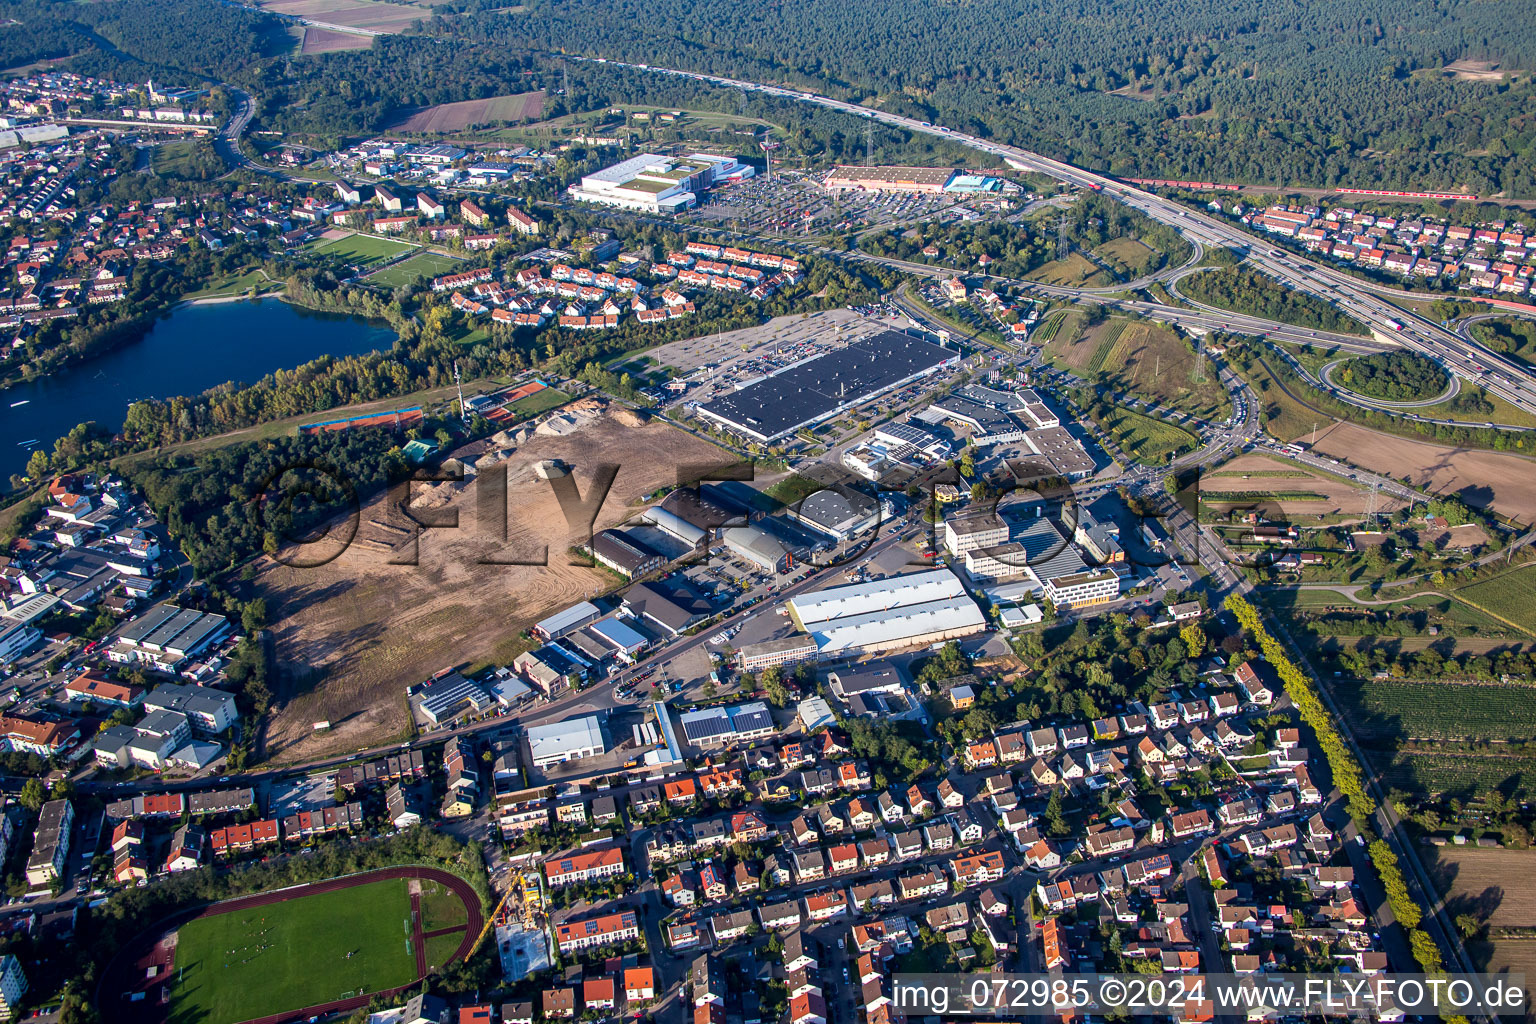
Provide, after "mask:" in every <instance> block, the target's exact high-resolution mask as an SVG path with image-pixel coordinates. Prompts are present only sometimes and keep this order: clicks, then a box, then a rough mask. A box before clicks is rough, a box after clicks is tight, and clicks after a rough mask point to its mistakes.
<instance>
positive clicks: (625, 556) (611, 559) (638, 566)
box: [587, 530, 667, 580]
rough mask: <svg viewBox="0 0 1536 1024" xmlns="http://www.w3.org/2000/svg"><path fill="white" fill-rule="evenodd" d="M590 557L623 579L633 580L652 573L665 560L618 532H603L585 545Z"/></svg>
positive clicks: (643, 545)
mask: <svg viewBox="0 0 1536 1024" xmlns="http://www.w3.org/2000/svg"><path fill="white" fill-rule="evenodd" d="M587 550H588V551H591V552H592V557H593V558H594V559H596V560H597V561H598V562H599V563H600V564H602V565H606V566H607V567H608V568H610V569H612V570H613V571H614V572H616V573H618V574H619V575H621V576H623V577H624V578H625V579H631V580H632V579H635V578H636V577H638V576H644V575H645V574H646V573H648V572H654V571H655V570H657V569H660V568H661V567H662V566H663V565H665V564H666V562H667V560H666V559H665V558H663V557H662V556H661V555H659V554H657V553H656V552H654V551H652V550H651V549H650V548H648V547H646V546H645V544H644V543H642V542H641V541H639V540H637V539H636V538H634V537H631V536H629V535H628V534H626V533H623V532H622V531H619V530H604V531H602V532H601V533H599V534H597V535H596V536H594V537H593V538H592V542H591V543H590V544H588V545H587Z"/></svg>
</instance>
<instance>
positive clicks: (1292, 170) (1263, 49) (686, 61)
mask: <svg viewBox="0 0 1536 1024" xmlns="http://www.w3.org/2000/svg"><path fill="white" fill-rule="evenodd" d="M462 6H470V5H462ZM473 6H474V7H475V8H476V10H475V12H474V14H473V16H455V15H445V16H442V17H440V18H439V19H438V20H437V21H436V22H435V23H434V24H433V26H431V29H430V30H431V31H434V32H437V33H439V34H442V35H446V36H450V37H453V38H458V39H463V40H469V41H490V42H496V43H499V44H500V45H502V46H504V47H508V48H517V47H526V46H532V47H536V48H540V49H545V50H550V51H556V50H558V51H560V52H565V53H581V54H590V55H594V56H595V55H602V56H605V57H609V58H617V59H621V60H630V61H636V62H649V63H653V64H658V65H662V66H668V67H679V68H686V69H690V70H699V71H708V72H714V73H717V74H729V75H733V76H735V77H743V78H749V79H755V80H771V81H781V82H785V83H788V84H791V85H795V86H800V87H807V88H815V89H819V90H821V91H824V92H829V93H832V94H835V95H838V96H840V97H844V98H849V99H852V100H855V101H858V102H864V103H867V104H873V105H877V106H879V107H881V108H883V109H887V110H892V111H897V112H901V113H907V114H912V115H914V116H918V117H921V118H923V119H925V120H932V121H936V122H939V123H943V124H946V125H949V126H951V127H954V128H958V129H963V130H967V131H971V132H974V133H976V134H979V135H984V136H988V137H993V138H997V139H999V140H1001V141H1006V142H1012V143H1017V144H1021V145H1029V146H1033V147H1036V148H1038V149H1040V150H1043V151H1045V152H1047V153H1050V154H1051V155H1054V156H1058V157H1063V158H1066V159H1069V160H1072V161H1073V162H1075V163H1079V164H1082V165H1085V166H1090V167H1094V168H1098V169H1102V170H1106V171H1109V172H1111V173H1116V174H1126V175H1138V174H1141V175H1157V176H1169V177H1189V178H1207V179H1218V180H1235V181H1245V182H1275V183H1301V182H1305V183H1308V184H1314V185H1333V184H1341V183H1349V182H1352V181H1353V182H1357V183H1358V182H1361V181H1364V182H1368V183H1370V184H1373V185H1375V184H1390V185H1394V186H1415V187H1425V188H1428V187H1433V188H1447V187H1452V186H1465V187H1468V188H1471V189H1473V190H1474V191H1477V192H1479V193H1484V194H1486V193H1491V192H1494V191H1497V190H1499V189H1504V190H1506V191H1508V192H1510V193H1511V194H1530V193H1531V192H1532V191H1533V189H1536V160H1533V159H1531V155H1532V147H1533V145H1536V121H1533V120H1532V118H1531V109H1532V99H1533V96H1536V92H1533V89H1532V84H1531V82H1530V80H1529V74H1528V72H1529V71H1530V70H1532V69H1536V35H1533V34H1532V33H1530V32H1524V31H1519V30H1518V29H1517V26H1522V25H1525V24H1528V23H1529V7H1528V5H1527V4H1525V3H1523V2H1521V0H1409V2H1407V3H1388V2H1386V0H1341V2H1338V3H1332V4H1308V3H1304V2H1301V0H1288V2H1279V3H1271V2H1261V0H1235V2H1225V0H1195V2H1178V0H1148V2H1142V3H1136V4H1117V5H1111V6H1106V5H1083V4H1080V3H1076V2H1072V0H1044V2H1027V0H983V2H978V3H971V4H946V5H940V6H934V5H931V4H927V3H923V2H921V0H881V2H879V3H874V2H870V0H854V2H852V3H844V4H837V5H828V4H824V3H815V2H811V0H773V2H761V3H755V4H753V3H749V4H747V5H745V6H743V5H741V4H733V5H719V4H708V3H702V2H698V0H654V2H650V3H646V4H644V5H641V4H638V3H636V2H634V0H535V2H533V3H530V4H527V5H524V7H520V8H514V9H513V10H514V11H516V12H519V13H506V8H504V7H502V6H501V4H500V3H499V0H476V2H475V4H474V5H473ZM496 8H501V10H502V11H503V12H504V13H499V14H492V13H491V11H492V10H494V9H496ZM1458 59H1470V60H1482V61H1489V62H1497V63H1499V64H1500V65H1501V66H1502V67H1504V68H1508V69H1519V70H1521V71H1523V72H1527V73H1525V74H1521V75H1520V76H1519V81H1518V83H1511V82H1509V81H1502V80H1496V81H1462V80H1459V79H1455V78H1453V77H1449V76H1447V75H1445V74H1443V73H1442V69H1443V68H1444V66H1445V65H1446V64H1448V63H1450V62H1452V61H1455V60H1458ZM580 73H583V74H584V73H585V72H584V71H582V72H580ZM1473 153H1476V154H1478V155H1476V156H1474V155H1471V154H1473Z"/></svg>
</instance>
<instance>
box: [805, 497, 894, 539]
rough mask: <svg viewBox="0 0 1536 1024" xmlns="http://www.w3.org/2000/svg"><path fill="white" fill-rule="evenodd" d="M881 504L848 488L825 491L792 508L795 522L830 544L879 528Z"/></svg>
mask: <svg viewBox="0 0 1536 1024" xmlns="http://www.w3.org/2000/svg"><path fill="white" fill-rule="evenodd" d="M882 511H883V510H882V508H881V503H880V502H878V501H876V500H875V499H874V498H872V497H870V496H869V495H867V494H861V493H860V492H858V491H856V490H854V489H852V488H850V487H826V488H823V489H822V490H819V491H817V492H816V493H814V494H811V495H808V496H807V497H806V498H805V500H803V501H801V502H800V503H799V504H798V505H796V506H795V508H794V512H795V518H796V519H798V520H799V521H800V522H802V523H804V524H805V525H807V526H809V527H811V528H812V529H814V530H816V531H818V532H820V533H824V534H826V535H827V536H829V537H831V538H832V539H833V540H839V541H842V540H847V539H848V538H849V537H857V536H858V535H859V534H861V533H863V532H865V531H866V530H872V529H874V528H875V527H876V526H878V525H879V523H880V519H881V515H882Z"/></svg>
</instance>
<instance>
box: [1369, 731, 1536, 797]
mask: <svg viewBox="0 0 1536 1024" xmlns="http://www.w3.org/2000/svg"><path fill="white" fill-rule="evenodd" d="M1366 756H1367V758H1369V759H1370V760H1371V761H1372V762H1373V764H1375V766H1376V768H1377V771H1378V772H1379V773H1380V776H1381V780H1382V783H1383V784H1384V785H1386V786H1387V787H1388V788H1391V789H1399V790H1402V791H1403V792H1405V793H1423V794H1428V795H1431V796H1442V797H1446V798H1457V799H1461V800H1471V799H1474V798H1476V797H1477V796H1478V795H1479V794H1482V793H1491V792H1494V791H1497V792H1499V793H1502V794H1504V795H1505V796H1506V797H1514V798H1515V799H1518V800H1529V799H1531V798H1532V797H1533V796H1536V757H1522V756H1506V755H1503V754H1500V753H1492V754H1483V753H1469V752H1467V751H1463V750H1445V749H1443V748H1437V747H1436V746H1435V745H1434V744H1425V745H1423V746H1422V747H1419V748H1417V749H1413V750H1406V751H1402V752H1400V753H1398V754H1397V755H1396V756H1390V755H1387V754H1383V755H1378V754H1377V753H1375V752H1374V751H1371V750H1367V751H1366ZM1389 757H1390V760H1389V759H1388V758H1389Z"/></svg>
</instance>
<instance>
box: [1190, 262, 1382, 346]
mask: <svg viewBox="0 0 1536 1024" xmlns="http://www.w3.org/2000/svg"><path fill="white" fill-rule="evenodd" d="M1179 290H1180V291H1181V292H1183V293H1184V294H1185V295H1187V296H1189V297H1190V298H1191V299H1194V300H1195V301H1196V302H1203V303H1205V304H1206V305H1208V306H1219V307H1220V308H1222V309H1230V310H1232V311H1233V312H1234V313H1246V314H1248V315H1249V316H1260V317H1264V318H1265V319H1266V320H1278V321H1280V322H1281V323H1285V324H1292V325H1294V326H1296V327H1312V328H1316V329H1317V330H1320V331H1336V332H1339V333H1342V334H1365V333H1366V328H1365V325H1364V324H1362V323H1360V321H1358V320H1356V319H1354V318H1353V317H1350V316H1348V315H1346V314H1344V313H1341V312H1340V311H1339V310H1337V309H1334V308H1333V307H1332V306H1330V305H1328V303H1326V302H1324V301H1323V300H1322V299H1319V298H1316V297H1314V296H1311V295H1305V294H1303V293H1301V292H1296V291H1292V290H1291V289H1289V288H1287V287H1285V286H1284V285H1282V284H1280V283H1279V282H1278V281H1276V280H1274V279H1273V278H1269V277H1265V276H1264V275H1263V274H1260V273H1259V272H1258V271H1255V270H1241V269H1236V268H1234V269H1226V270H1207V271H1205V272H1203V273H1199V274H1191V275H1189V276H1188V277H1186V278H1184V279H1183V280H1182V281H1180V282H1179Z"/></svg>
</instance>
